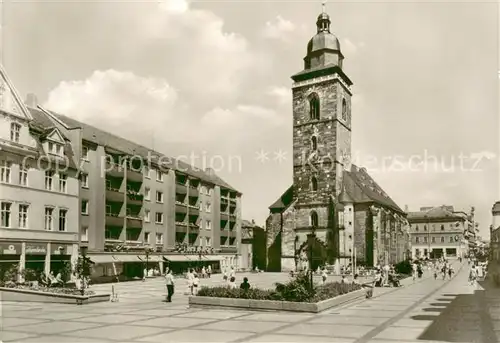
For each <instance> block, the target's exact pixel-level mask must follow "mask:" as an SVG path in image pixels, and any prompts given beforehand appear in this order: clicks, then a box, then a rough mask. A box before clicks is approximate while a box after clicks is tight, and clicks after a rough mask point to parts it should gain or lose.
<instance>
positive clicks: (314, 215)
mask: <svg viewBox="0 0 500 343" xmlns="http://www.w3.org/2000/svg"><path fill="white" fill-rule="evenodd" d="M311 226H312V227H318V213H316V211H312V212H311Z"/></svg>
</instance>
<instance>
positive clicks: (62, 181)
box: [59, 174, 68, 193]
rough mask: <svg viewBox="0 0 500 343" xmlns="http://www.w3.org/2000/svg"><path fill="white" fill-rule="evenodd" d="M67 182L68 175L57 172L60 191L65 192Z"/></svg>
mask: <svg viewBox="0 0 500 343" xmlns="http://www.w3.org/2000/svg"><path fill="white" fill-rule="evenodd" d="M67 182H68V175H66V174H59V191H60V192H62V193H66V186H67Z"/></svg>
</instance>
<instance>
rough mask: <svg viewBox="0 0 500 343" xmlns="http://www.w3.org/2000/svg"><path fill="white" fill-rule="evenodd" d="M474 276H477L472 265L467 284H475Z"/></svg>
mask: <svg viewBox="0 0 500 343" xmlns="http://www.w3.org/2000/svg"><path fill="white" fill-rule="evenodd" d="M476 278H477V272H476V266H474V265H472V267H471V269H470V271H469V284H470V285H471V286H475V285H476Z"/></svg>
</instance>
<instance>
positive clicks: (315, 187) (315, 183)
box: [311, 176, 318, 191]
mask: <svg viewBox="0 0 500 343" xmlns="http://www.w3.org/2000/svg"><path fill="white" fill-rule="evenodd" d="M311 188H312V190H313V191H317V190H318V179H316V177H315V176H313V177H312V178H311Z"/></svg>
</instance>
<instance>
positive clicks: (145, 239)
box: [144, 232, 149, 244]
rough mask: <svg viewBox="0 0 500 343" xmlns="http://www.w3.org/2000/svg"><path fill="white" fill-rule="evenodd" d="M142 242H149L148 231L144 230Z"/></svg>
mask: <svg viewBox="0 0 500 343" xmlns="http://www.w3.org/2000/svg"><path fill="white" fill-rule="evenodd" d="M144 243H146V244H149V232H144Z"/></svg>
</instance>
